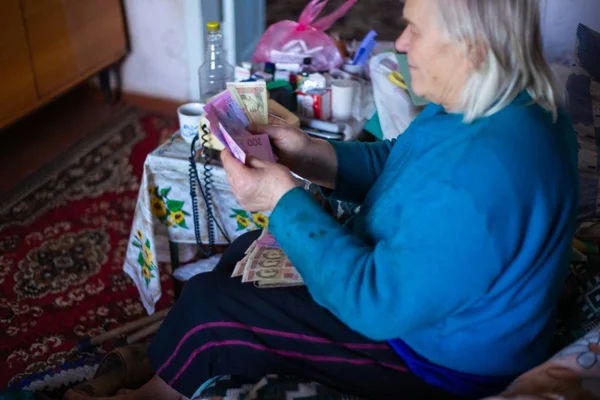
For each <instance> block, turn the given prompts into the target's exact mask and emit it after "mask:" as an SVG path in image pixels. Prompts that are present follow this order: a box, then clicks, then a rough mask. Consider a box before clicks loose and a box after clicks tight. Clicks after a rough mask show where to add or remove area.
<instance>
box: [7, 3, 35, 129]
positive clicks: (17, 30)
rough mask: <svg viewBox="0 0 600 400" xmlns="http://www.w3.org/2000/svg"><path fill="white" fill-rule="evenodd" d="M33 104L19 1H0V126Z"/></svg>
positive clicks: (30, 72) (29, 66)
mask: <svg viewBox="0 0 600 400" xmlns="http://www.w3.org/2000/svg"><path fill="white" fill-rule="evenodd" d="M36 101H37V93H36V90H35V82H34V79H33V72H32V70H31V63H30V60H29V48H28V47H27V37H26V36H25V28H24V27H23V16H22V15H21V7H20V6H19V0H2V1H0V126H3V125H4V124H5V123H7V122H9V120H13V119H16V118H17V117H19V116H20V115H21V114H23V113H25V112H26V111H29V110H30V109H31V108H33V106H34V105H35V103H36Z"/></svg>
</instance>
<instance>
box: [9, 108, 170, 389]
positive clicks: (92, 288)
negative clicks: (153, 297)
mask: <svg viewBox="0 0 600 400" xmlns="http://www.w3.org/2000/svg"><path fill="white" fill-rule="evenodd" d="M175 130H176V126H175V121H173V120H171V119H167V118H164V117H160V116H157V115H149V114H142V113H140V112H138V111H136V110H129V111H127V112H125V113H124V114H121V116H120V117H119V118H118V120H117V121H114V122H113V123H111V124H110V126H105V127H104V128H103V129H102V130H101V131H100V132H97V134H95V135H93V137H92V138H90V139H89V140H86V141H85V142H83V143H80V144H78V145H77V146H75V147H74V148H73V149H71V150H70V151H68V152H67V153H66V154H64V155H63V156H61V157H60V159H59V160H57V161H56V162H54V163H52V164H51V165H48V166H47V167H45V168H44V169H43V171H41V172H40V173H39V174H38V175H36V176H34V177H32V178H31V179H29V180H28V181H27V182H24V183H23V185H21V186H20V187H19V188H17V189H16V190H15V191H13V192H11V193H10V194H9V197H8V198H5V199H0V338H1V339H0V360H1V361H0V363H1V364H0V388H5V387H10V388H11V389H21V388H23V389H26V390H32V391H52V390H55V389H57V388H60V387H64V386H65V385H71V384H73V383H75V382H77V381H81V380H84V379H87V378H88V377H90V376H91V375H92V374H93V372H94V371H95V366H96V365H97V362H98V361H99V359H100V358H101V357H102V356H103V355H104V354H106V352H107V351H109V350H110V349H111V348H112V347H114V345H115V343H107V344H106V345H105V346H103V347H100V348H97V349H94V350H92V351H90V352H86V353H80V352H78V351H77V350H76V345H77V343H78V341H80V340H81V339H82V338H85V337H88V336H95V335H98V334H100V333H103V332H105V331H107V330H110V329H113V328H115V327H118V326H121V325H123V324H124V323H127V322H130V321H133V320H136V319H139V318H141V317H143V316H144V315H145V311H144V308H143V306H142V304H141V302H140V300H139V297H138V293H137V290H136V288H135V286H134V285H133V283H132V281H131V280H130V279H129V278H128V277H127V276H126V275H125V274H124V273H123V272H122V269H121V268H122V265H123V257H124V254H125V249H126V246H127V241H128V238H129V231H130V224H131V221H132V219H133V213H134V209H135V203H136V198H137V191H138V187H139V182H140V178H141V175H142V170H143V164H144V160H145V157H146V155H147V154H148V153H149V152H150V151H152V150H153V149H154V148H155V147H157V146H158V145H159V144H160V143H161V142H162V141H164V140H166V138H168V137H169V136H170V135H171V134H172V133H173V132H174V131H175ZM163 275H165V274H163ZM162 284H163V285H164V286H163V288H164V290H163V293H167V296H164V297H163V299H161V302H160V304H159V307H158V309H162V308H165V307H168V306H169V305H171V304H172V302H173V291H172V282H171V281H170V278H168V277H167V279H166V280H165V281H164V282H163V283H162Z"/></svg>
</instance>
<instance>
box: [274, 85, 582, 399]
mask: <svg viewBox="0 0 600 400" xmlns="http://www.w3.org/2000/svg"><path fill="white" fill-rule="evenodd" d="M334 148H335V151H336V153H337V157H338V175H337V181H336V190H335V192H334V194H333V195H334V197H336V198H338V199H341V200H345V201H351V202H355V203H358V204H361V205H362V209H361V211H360V213H359V215H357V216H356V217H355V218H354V219H353V221H352V223H351V224H349V225H347V226H342V225H340V224H339V223H337V222H336V221H335V220H334V219H333V218H332V217H331V216H329V215H328V214H326V213H325V212H324V211H323V210H322V209H321V208H320V207H319V206H318V204H317V203H316V202H315V201H314V200H313V199H312V198H311V196H310V195H309V194H308V193H306V192H305V191H303V190H302V189H300V188H297V189H294V190H292V191H290V192H289V193H287V194H286V195H285V196H284V197H283V198H282V199H281V201H280V202H279V203H278V205H277V207H276V208H275V210H274V211H273V213H272V215H271V219H270V224H269V229H270V231H271V232H272V233H273V234H274V235H275V237H276V239H277V240H278V242H279V243H280V245H281V246H282V248H283V249H284V250H285V252H286V253H287V255H288V256H289V258H290V260H291V261H292V262H293V264H294V265H295V266H296V268H297V269H298V271H299V272H300V274H301V275H302V277H303V278H304V280H305V282H306V285H307V287H308V289H309V291H310V293H311V294H312V296H313V298H314V299H315V301H316V302H318V303H319V304H321V305H322V306H324V307H326V308H327V309H329V310H330V311H331V312H332V313H333V314H334V315H336V316H337V317H338V318H339V319H340V320H341V321H343V322H344V323H345V324H346V325H348V326H349V327H350V328H352V329H354V330H356V331H358V332H360V333H362V334H363V335H365V336H367V337H369V338H372V339H374V340H387V341H390V343H391V344H392V346H394V348H396V349H398V346H397V345H398V344H406V345H407V346H409V348H410V349H412V350H414V351H415V352H416V353H417V354H418V355H419V356H420V357H423V359H424V360H426V361H427V362H429V363H431V364H432V365H435V366H441V367H444V368H447V369H449V370H451V371H457V372H459V373H466V374H474V375H476V376H491V377H494V376H498V377H499V376H514V375H516V374H520V373H522V372H524V371H526V370H528V369H530V368H532V367H534V366H536V365H537V364H539V363H541V362H543V361H544V360H545V359H546V357H547V356H548V355H549V351H550V343H551V339H552V336H553V334H554V329H553V328H554V320H555V311H556V303H557V299H558V296H559V294H560V292H561V289H562V286H563V283H564V280H565V277H566V274H567V270H568V266H569V261H570V255H571V238H572V235H573V233H574V229H575V222H576V216H577V206H578V176H577V143H576V137H575V134H574V132H573V130H572V128H571V124H570V120H569V118H568V117H567V116H565V115H561V116H560V117H559V119H558V121H557V122H556V123H553V121H552V116H551V114H550V113H548V112H546V111H545V110H544V109H542V108H541V107H540V106H538V105H532V104H531V99H530V97H529V96H528V95H527V94H525V93H523V94H521V95H520V96H518V97H517V98H516V99H515V100H514V101H513V103H512V104H511V105H510V106H508V107H506V108H505V109H503V110H502V111H500V112H498V113H497V114H495V115H493V116H491V117H486V118H482V119H479V120H477V121H476V122H474V123H471V124H465V123H463V122H462V115H457V114H449V113H446V112H445V111H444V109H443V108H442V107H440V106H438V105H433V104H430V105H428V106H427V107H426V108H425V110H424V111H423V112H422V113H421V114H420V115H419V117H418V118H417V119H416V120H415V121H414V122H413V124H412V125H411V126H410V127H409V129H408V130H407V131H406V132H405V133H404V134H403V135H401V136H400V137H399V138H398V139H397V140H396V141H392V142H390V141H385V142H379V143H376V144H366V143H334ZM415 372H417V373H419V372H418V371H415ZM424 374H425V375H426V374H427V373H424ZM423 378H424V379H426V380H427V377H426V376H424V377H423ZM449 389H450V390H451V389H452V388H449Z"/></svg>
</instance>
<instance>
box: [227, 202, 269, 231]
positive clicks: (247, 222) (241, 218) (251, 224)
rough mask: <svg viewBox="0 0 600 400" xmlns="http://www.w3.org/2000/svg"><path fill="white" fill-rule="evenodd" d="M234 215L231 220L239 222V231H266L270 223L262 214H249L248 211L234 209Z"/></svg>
mask: <svg viewBox="0 0 600 400" xmlns="http://www.w3.org/2000/svg"><path fill="white" fill-rule="evenodd" d="M231 211H232V212H233V214H231V215H230V216H229V218H234V219H235V221H236V222H237V231H238V232H239V231H245V230H254V229H264V228H265V227H266V226H267V224H268V223H269V218H268V217H267V216H266V215H264V214H263V213H260V212H248V211H246V210H240V209H235V208H234V209H232V210H231Z"/></svg>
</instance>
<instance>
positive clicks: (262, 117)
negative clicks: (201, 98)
mask: <svg viewBox="0 0 600 400" xmlns="http://www.w3.org/2000/svg"><path fill="white" fill-rule="evenodd" d="M227 89H229V90H230V91H231V93H232V94H233V95H234V97H236V100H238V102H239V103H240V104H241V105H242V106H243V108H244V111H245V112H246V115H247V116H248V119H249V120H250V121H251V122H252V123H253V124H257V125H267V124H268V123H269V106H268V103H267V101H268V98H267V84H266V82H265V81H257V82H229V83H227Z"/></svg>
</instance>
